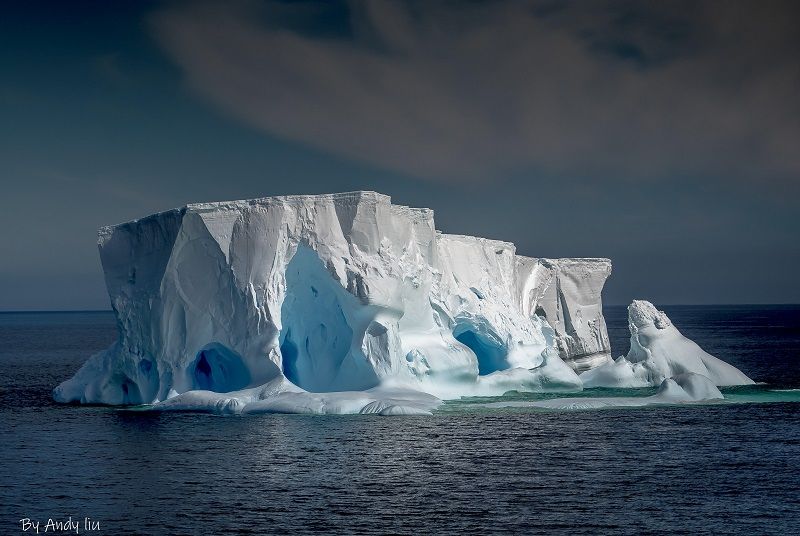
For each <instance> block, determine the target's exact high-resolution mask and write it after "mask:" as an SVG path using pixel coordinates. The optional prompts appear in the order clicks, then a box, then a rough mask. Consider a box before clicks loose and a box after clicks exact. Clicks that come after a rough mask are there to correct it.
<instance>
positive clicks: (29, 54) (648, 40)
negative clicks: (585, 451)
mask: <svg viewBox="0 0 800 536" xmlns="http://www.w3.org/2000/svg"><path fill="white" fill-rule="evenodd" d="M799 24H800V3H797V2H792V1H789V2H774V1H769V0H762V1H758V2H750V1H745V0H740V1H736V2H721V1H719V2H718V1H715V2H708V1H700V2H682V1H663V2H627V1H614V2H604V1H574V2H573V1H553V0H546V1H534V2H525V1H518V0H508V1H504V0H497V1H493V2H480V1H474V0H472V1H460V2H457V1H441V2H440V1H437V2H431V1H419V2H415V1H409V2H403V1H368V2H362V1H352V2H339V1H330V2H328V1H297V2H286V1H265V2H256V1H243V2H236V1H233V2H200V1H197V2H128V1H119V2H103V1H95V2H82V1H76V0H73V1H70V2H63V1H56V2H40V1H36V0H25V1H17V0H10V1H5V2H3V3H2V4H1V5H0V229H2V231H0V310H81V309H108V308H109V301H108V297H107V295H106V292H105V286H104V281H103V275H102V269H101V267H100V262H99V257H98V254H97V245H96V240H97V239H96V233H97V229H98V228H99V227H100V226H102V225H108V224H115V223H120V222H124V221H128V220H131V219H135V218H138V217H141V216H144V215H147V214H150V213H153V212H157V211H161V210H165V209H169V208H172V207H177V206H182V205H185V204H186V203H192V202H199V201H215V200H216V201H219V200H229V199H245V198H252V197H264V196H270V195H285V194H314V193H329V192H339V191H351V190H375V191H379V192H382V193H386V194H389V195H391V196H392V198H393V201H394V202H396V203H399V204H404V205H410V206H420V207H429V208H432V209H434V211H435V219H436V223H437V227H438V228H439V229H441V230H442V231H444V232H450V233H458V234H473V235H478V236H485V237H489V238H495V239H501V240H507V241H512V242H514V243H515V244H516V245H517V251H518V253H520V254H523V255H529V256H533V257H609V258H610V259H611V260H612V262H613V265H614V270H613V273H612V275H611V278H610V279H609V281H608V283H607V285H606V289H605V291H604V300H605V302H606V303H608V304H625V303H629V302H630V301H631V300H632V299H640V298H642V299H648V300H650V301H653V302H654V303H656V304H708V303H800V284H798V278H797V274H798V267H799V266H800V240H799V239H798V234H799V231H800V32H798V31H797V28H798V25H799Z"/></svg>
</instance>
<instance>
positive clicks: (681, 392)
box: [483, 372, 723, 410]
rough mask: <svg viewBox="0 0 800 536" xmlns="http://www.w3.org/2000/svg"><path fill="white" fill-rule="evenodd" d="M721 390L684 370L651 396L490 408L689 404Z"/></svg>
mask: <svg viewBox="0 0 800 536" xmlns="http://www.w3.org/2000/svg"><path fill="white" fill-rule="evenodd" d="M722 399H723V396H722V393H721V392H720V391H719V389H717V386H716V385H714V382H712V381H711V380H710V379H709V378H708V377H707V376H703V375H702V374H695V373H694V372H684V373H683V374H678V375H677V376H674V377H672V378H667V379H665V380H664V381H663V382H661V385H659V387H658V392H656V394H654V395H652V396H640V397H636V396H609V397H605V398H600V397H575V398H555V399H551V400H535V401H508V402H490V403H487V404H483V407H487V408H525V407H527V408H541V409H554V410H576V409H577V410H580V409H603V408H620V407H641V406H653V405H661V404H686V403H691V402H708V401H714V400H722Z"/></svg>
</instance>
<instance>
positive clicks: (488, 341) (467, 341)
mask: <svg viewBox="0 0 800 536" xmlns="http://www.w3.org/2000/svg"><path fill="white" fill-rule="evenodd" d="M453 336H454V337H455V339H456V340H457V341H458V342H460V343H461V344H463V345H464V346H466V347H468V348H469V349H470V350H472V352H473V353H474V354H475V356H476V357H477V358H478V374H479V375H481V376H485V375H486V374H491V373H492V372H497V371H498V370H505V369H507V368H510V365H509V364H508V359H507V357H508V349H507V348H506V345H505V344H503V343H502V341H501V340H500V337H499V336H498V335H497V334H496V333H495V332H494V331H493V330H492V329H491V328H489V327H488V326H487V325H486V324H485V323H484V322H476V321H472V320H465V319H460V320H457V321H456V325H455V327H454V328H453Z"/></svg>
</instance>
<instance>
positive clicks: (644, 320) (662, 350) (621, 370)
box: [580, 300, 753, 387]
mask: <svg viewBox="0 0 800 536" xmlns="http://www.w3.org/2000/svg"><path fill="white" fill-rule="evenodd" d="M628 328H629V329H630V332H631V348H630V351H629V352H628V355H627V356H620V357H618V358H617V359H616V360H614V361H612V362H608V363H605V364H603V365H601V366H599V367H596V368H594V369H591V370H588V371H586V372H583V373H582V374H581V375H580V378H581V381H582V382H583V386H584V387H647V386H655V385H659V384H661V383H662V382H663V381H664V380H665V379H667V378H672V377H674V376H677V375H680V374H685V373H693V374H699V375H702V376H704V377H706V378H708V379H709V380H710V381H711V382H713V384H714V385H717V386H720V387H722V386H729V385H746V384H752V383H753V380H751V379H750V378H748V377H747V376H745V375H744V373H742V371H740V370H739V369H737V368H736V367H734V366H732V365H729V364H728V363H725V362H724V361H722V360H720V359H717V358H716V357H714V356H713V355H711V354H709V353H707V352H705V351H704V350H703V349H702V348H700V347H699V346H698V345H697V344H696V343H695V342H694V341H691V340H689V339H687V338H686V337H684V336H683V335H682V334H681V332H680V331H678V328H676V327H675V326H674V325H672V322H671V321H670V319H669V318H668V317H667V315H666V314H665V313H664V312H663V311H659V310H657V309H656V308H655V306H653V304H652V303H650V302H648V301H643V300H634V302H633V303H631V304H630V305H629V306H628Z"/></svg>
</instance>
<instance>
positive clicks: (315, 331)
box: [280, 245, 378, 392]
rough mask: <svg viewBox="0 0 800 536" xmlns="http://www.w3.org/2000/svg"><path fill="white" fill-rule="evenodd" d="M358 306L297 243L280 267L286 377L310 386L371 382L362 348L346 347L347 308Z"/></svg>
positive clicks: (337, 387)
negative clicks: (283, 269)
mask: <svg viewBox="0 0 800 536" xmlns="http://www.w3.org/2000/svg"><path fill="white" fill-rule="evenodd" d="M361 307H363V305H361V304H360V303H359V302H358V300H357V299H356V298H355V297H354V296H352V295H351V294H349V293H348V292H347V291H346V290H345V289H344V288H343V287H342V285H341V284H340V283H339V282H338V281H336V280H335V279H334V278H333V277H332V276H331V274H330V273H328V271H327V270H326V268H325V265H323V263H322V261H321V260H320V258H319V256H318V255H317V253H316V252H315V251H314V250H312V249H310V248H308V247H306V246H302V245H301V246H298V248H297V252H296V253H295V254H294V256H293V257H292V260H291V261H290V262H289V264H288V265H287V267H286V295H285V297H284V300H283V304H282V306H281V333H280V351H281V357H282V362H283V373H284V375H285V376H286V378H287V379H289V381H291V382H292V383H294V384H295V385H297V386H298V387H302V388H303V389H305V390H307V391H312V392H329V391H342V390H348V389H363V388H368V387H373V386H375V385H377V383H378V378H377V376H376V374H375V371H374V369H373V368H372V366H371V365H370V364H369V363H368V362H367V360H366V359H365V357H364V355H363V353H362V352H359V351H353V349H352V346H353V340H354V338H355V335H356V333H355V332H356V331H357V330H356V329H355V328H354V326H353V325H352V322H353V321H352V320H351V319H350V318H349V317H348V313H350V315H352V316H357V315H356V313H357V310H358V309H359V308H361ZM361 332H362V333H363V328H362V331H361ZM343 370H344V372H343Z"/></svg>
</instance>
